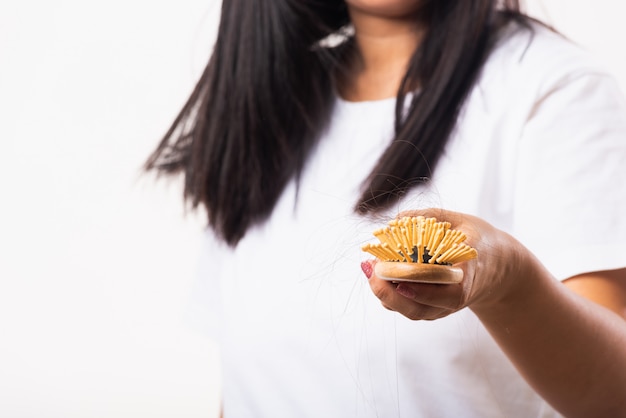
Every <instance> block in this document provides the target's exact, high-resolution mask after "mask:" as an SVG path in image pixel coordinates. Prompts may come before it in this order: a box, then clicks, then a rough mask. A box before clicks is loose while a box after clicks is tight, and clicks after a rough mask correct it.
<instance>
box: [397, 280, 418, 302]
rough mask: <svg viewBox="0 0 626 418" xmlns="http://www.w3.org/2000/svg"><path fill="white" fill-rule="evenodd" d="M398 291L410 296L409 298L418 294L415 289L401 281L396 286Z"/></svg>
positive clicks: (413, 297)
mask: <svg viewBox="0 0 626 418" xmlns="http://www.w3.org/2000/svg"><path fill="white" fill-rule="evenodd" d="M396 292H398V293H400V294H401V295H402V296H404V297H405V298H409V299H415V296H417V294H416V293H415V291H413V289H411V288H410V287H408V286H405V285H403V284H402V283H400V284H399V285H398V286H397V287H396Z"/></svg>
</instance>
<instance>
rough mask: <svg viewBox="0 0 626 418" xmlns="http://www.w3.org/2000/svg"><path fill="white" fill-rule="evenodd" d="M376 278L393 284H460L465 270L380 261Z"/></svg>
mask: <svg viewBox="0 0 626 418" xmlns="http://www.w3.org/2000/svg"><path fill="white" fill-rule="evenodd" d="M374 272H375V273H376V276H378V277H380V278H381V279H383V280H388V281H391V282H414V283H447V284H448V283H460V282H461V280H463V270H461V269H460V268H459V267H454V266H445V265H441V264H427V263H403V262H398V261H378V262H377V263H376V265H375V266H374Z"/></svg>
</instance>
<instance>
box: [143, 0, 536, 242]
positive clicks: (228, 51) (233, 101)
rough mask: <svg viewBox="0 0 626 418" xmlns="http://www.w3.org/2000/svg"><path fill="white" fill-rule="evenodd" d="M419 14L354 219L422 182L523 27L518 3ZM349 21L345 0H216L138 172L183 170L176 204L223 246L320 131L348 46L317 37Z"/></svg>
mask: <svg viewBox="0 0 626 418" xmlns="http://www.w3.org/2000/svg"><path fill="white" fill-rule="evenodd" d="M419 18H420V19H422V20H424V21H425V22H428V25H429V26H428V28H427V32H426V34H425V37H424V39H423V42H422V43H421V45H420V47H419V48H418V49H417V50H416V51H415V53H414V55H413V57H412V59H411V61H410V64H409V68H408V70H407V73H406V75H405V77H404V79H403V81H402V85H401V86H400V89H399V92H398V96H397V102H396V124H395V138H394V139H393V140H392V142H391V143H390V145H389V147H388V148H387V149H386V150H385V151H384V152H383V153H382V155H381V157H380V159H379V161H378V163H377V164H376V166H375V168H374V170H373V171H372V172H371V174H370V175H369V177H368V178H367V179H364V186H363V194H362V195H361V197H360V199H359V201H358V202H356V206H355V210H356V211H358V212H359V213H361V214H366V213H369V212H375V211H377V210H380V209H384V208H387V207H389V206H390V205H392V204H393V203H394V202H396V201H397V200H398V199H399V198H400V197H401V196H402V195H404V194H405V193H406V192H407V191H408V190H409V189H410V188H412V187H415V186H416V185H419V184H421V183H424V182H426V181H428V179H429V177H430V176H431V172H432V170H433V169H434V167H435V165H436V163H437V161H438V159H439V157H440V155H441V153H442V151H443V149H444V146H445V144H446V141H447V139H448V137H449V136H450V133H451V132H452V130H453V129H454V127H455V124H456V120H457V117H458V115H459V112H460V110H461V108H462V106H463V103H464V102H465V99H466V97H467V96H468V94H469V92H470V90H471V88H472V86H473V85H474V84H475V82H476V80H477V78H478V76H479V74H480V70H481V68H482V65H483V64H484V62H485V61H486V59H487V57H488V55H489V53H490V51H491V49H492V48H493V45H494V44H495V42H496V41H497V39H498V35H499V33H500V29H501V28H502V27H504V26H505V25H506V24H507V23H508V22H511V21H518V22H521V23H522V24H524V25H525V26H526V27H530V26H529V25H528V24H527V20H526V17H525V16H524V15H523V14H522V13H521V12H520V7H519V1H517V0H504V1H499V2H498V1H496V0H425V1H424V6H423V8H422V13H421V16H420V17H419ZM347 24H349V15H348V10H347V6H346V5H345V3H344V2H343V1H325V0H255V1H252V2H250V1H247V0H223V4H222V11H221V20H220V25H219V29H218V35H217V41H216V44H215V48H214V51H213V54H212V56H211V59H210V60H209V63H208V65H207V67H206V69H205V70H204V72H203V74H202V76H201V77H200V80H199V81H198V83H197V85H196V86H195V88H194V90H193V92H192V94H191V96H190V98H189V100H188V101H187V103H186V104H185V106H184V107H183V109H182V110H181V112H180V113H179V115H178V116H177V117H176V119H175V120H174V122H173V124H172V126H171V127H170V128H169V130H168V131H167V132H166V134H165V136H164V137H163V139H162V140H161V142H160V144H159V145H158V147H157V148H156V150H155V151H154V152H153V153H152V155H151V156H150V157H149V159H148V160H147V162H146V164H145V169H146V170H156V171H158V172H160V173H179V172H183V173H184V198H185V200H187V201H189V202H190V203H191V205H192V207H193V208H197V207H198V206H200V205H202V206H204V208H205V209H206V211H207V216H208V223H209V225H210V226H211V227H212V228H213V229H214V230H215V232H216V234H217V235H218V236H219V237H220V238H221V239H223V240H224V241H226V242H227V243H228V244H229V245H231V246H235V245H236V244H237V243H238V242H239V240H240V239H241V238H242V237H243V236H244V235H245V233H246V231H247V230H248V229H249V228H250V227H251V226H253V225H255V224H259V223H262V222H263V221H265V220H266V219H267V218H268V217H269V215H270V214H271V212H272V210H273V208H274V206H275V204H276V202H277V200H278V198H279V197H280V195H281V193H282V191H283V190H284V188H285V186H286V185H287V183H288V182H289V181H290V180H291V179H293V178H295V179H296V180H297V179H298V178H299V176H300V174H301V172H302V170H303V168H304V165H305V163H306V159H307V155H308V154H309V152H310V151H311V149H312V148H313V147H314V145H315V144H316V142H317V140H318V138H319V137H320V135H321V133H322V131H323V130H324V129H325V127H326V126H327V124H328V121H329V117H330V114H331V112H332V108H333V103H334V100H335V95H336V93H335V86H334V75H335V74H336V73H337V72H338V71H341V70H342V65H343V64H345V61H346V60H347V58H348V56H349V55H350V54H351V52H353V51H354V45H353V44H354V42H353V40H351V39H348V40H347V41H345V42H343V43H341V44H340V45H339V46H336V47H332V48H331V47H325V46H322V45H321V44H320V40H322V39H325V38H326V37H327V36H328V35H330V34H333V33H336V32H337V31H339V30H340V29H341V28H344V27H345V26H346V25H347ZM415 86H419V88H420V92H419V94H415V95H413V99H412V101H411V103H410V106H409V111H408V113H405V112H404V109H405V107H404V102H405V98H406V94H407V93H408V92H410V91H412V89H413V88H414V87H415ZM407 147H409V148H410V152H407ZM415 150H417V151H418V152H415Z"/></svg>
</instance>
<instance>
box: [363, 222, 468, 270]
mask: <svg viewBox="0 0 626 418" xmlns="http://www.w3.org/2000/svg"><path fill="white" fill-rule="evenodd" d="M450 226H451V225H450V223H449V222H437V219H435V218H424V217H423V216H416V217H404V218H400V219H394V220H392V221H390V222H389V226H388V227H387V228H381V229H377V230H376V231H374V233H373V234H374V236H375V237H376V238H378V240H379V241H380V243H378V244H365V245H363V247H361V249H362V250H363V251H366V252H368V253H370V254H372V255H373V256H374V257H376V258H378V259H380V260H383V261H399V262H408V263H429V264H445V265H450V264H455V263H460V262H462V261H467V260H471V259H472V258H476V256H477V255H478V253H477V252H476V250H475V249H474V248H472V247H470V246H469V245H467V244H464V243H463V241H465V239H466V238H467V237H466V236H465V234H464V233H462V232H461V231H455V230H453V229H450Z"/></svg>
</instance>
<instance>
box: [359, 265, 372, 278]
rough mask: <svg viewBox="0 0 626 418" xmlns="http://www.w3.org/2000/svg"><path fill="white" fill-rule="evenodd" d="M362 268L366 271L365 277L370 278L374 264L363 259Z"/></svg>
mask: <svg viewBox="0 0 626 418" xmlns="http://www.w3.org/2000/svg"><path fill="white" fill-rule="evenodd" d="M361 270H363V273H365V277H367V278H368V279H369V278H370V277H372V264H371V263H370V262H369V261H363V262H362V263H361Z"/></svg>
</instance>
